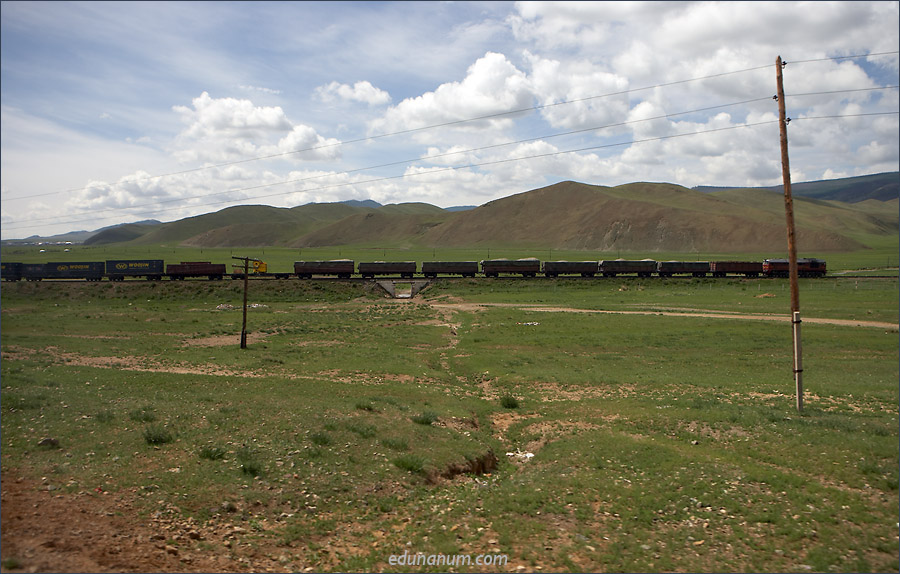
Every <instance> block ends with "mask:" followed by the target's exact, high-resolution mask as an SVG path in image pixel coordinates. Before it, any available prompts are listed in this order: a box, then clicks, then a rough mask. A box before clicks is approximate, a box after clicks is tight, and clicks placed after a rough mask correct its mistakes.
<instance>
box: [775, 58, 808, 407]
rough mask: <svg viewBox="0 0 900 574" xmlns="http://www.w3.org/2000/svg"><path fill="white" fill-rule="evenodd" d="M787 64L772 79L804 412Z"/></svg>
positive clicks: (797, 377) (798, 378) (796, 376)
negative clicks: (785, 88) (786, 80)
mask: <svg viewBox="0 0 900 574" xmlns="http://www.w3.org/2000/svg"><path fill="white" fill-rule="evenodd" d="M786 65H787V62H782V61H781V56H778V58H777V59H776V60H775V79H776V83H777V84H778V92H777V94H778V95H776V96H775V99H777V100H778V125H779V128H780V132H781V177H782V179H783V180H784V211H785V215H786V217H787V238H788V265H789V267H788V269H789V274H790V283H791V324H792V326H793V335H794V381H795V383H796V386H797V410H798V411H802V410H803V358H802V351H801V346H800V286H799V279H798V275H799V272H798V269H797V243H796V239H795V235H794V200H793V198H792V197H791V166H790V162H789V161H788V141H787V124H788V122H789V121H791V120H790V118H786V117H785V116H786V112H785V103H784V81H783V77H782V70H783V69H784V67H785V66H786Z"/></svg>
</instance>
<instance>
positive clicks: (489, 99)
mask: <svg viewBox="0 0 900 574" xmlns="http://www.w3.org/2000/svg"><path fill="white" fill-rule="evenodd" d="M533 106H534V100H533V93H532V88H531V86H530V84H529V82H528V79H527V77H526V75H525V73H524V72H522V71H520V70H518V69H517V68H516V67H515V66H514V65H513V64H512V63H511V62H510V61H509V60H508V59H507V58H506V56H504V55H503V54H498V53H494V52H488V53H487V54H485V55H484V56H483V57H481V58H479V59H478V60H477V61H476V62H475V63H474V64H472V65H471V66H470V67H469V69H468V70H467V73H466V77H465V78H464V79H463V80H462V81H459V82H448V83H445V84H441V85H440V86H438V88H437V89H436V90H434V91H432V92H427V93H424V94H422V95H421V96H418V97H415V98H410V99H406V100H403V101H402V102H400V103H399V104H397V105H396V106H393V107H391V108H389V109H388V110H387V112H386V113H385V114H384V116H383V117H382V118H379V119H376V120H374V121H372V122H371V124H370V133H376V134H377V133H392V132H397V131H402V130H410V129H418V128H423V127H427V126H434V125H438V124H444V123H448V122H454V121H458V120H466V119H471V118H478V117H483V116H488V115H491V114H498V113H503V112H508V111H511V110H518V109H527V108H530V107H533ZM511 125H512V120H511V119H509V118H507V117H505V116H504V117H500V118H492V119H487V120H485V121H483V122H466V123H465V124H460V125H459V126H458V129H462V130H464V131H468V130H473V129H483V128H484V127H486V126H489V127H491V128H492V129H503V128H506V127H510V126H511ZM443 135H444V134H443V133H442V134H441V135H440V136H439V135H436V132H430V133H422V134H418V135H417V137H421V138H422V139H423V140H426V141H431V140H433V139H438V138H439V137H443Z"/></svg>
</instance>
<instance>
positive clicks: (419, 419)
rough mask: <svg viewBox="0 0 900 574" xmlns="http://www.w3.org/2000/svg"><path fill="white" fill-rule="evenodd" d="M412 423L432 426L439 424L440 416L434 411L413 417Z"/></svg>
mask: <svg viewBox="0 0 900 574" xmlns="http://www.w3.org/2000/svg"><path fill="white" fill-rule="evenodd" d="M411 420H412V422H414V423H416V424H420V425H430V424H432V423H434V422H437V420H438V416H437V413H436V412H434V411H425V412H423V413H422V414H420V415H416V416H414V417H411Z"/></svg>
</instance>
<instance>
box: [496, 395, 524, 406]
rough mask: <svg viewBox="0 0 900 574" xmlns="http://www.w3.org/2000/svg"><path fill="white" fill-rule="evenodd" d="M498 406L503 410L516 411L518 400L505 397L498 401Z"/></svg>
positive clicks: (508, 396)
mask: <svg viewBox="0 0 900 574" xmlns="http://www.w3.org/2000/svg"><path fill="white" fill-rule="evenodd" d="M500 404H501V405H502V406H503V408H504V409H517V408H519V399H517V398H516V397H514V396H512V395H506V396H505V397H503V398H501V399H500Z"/></svg>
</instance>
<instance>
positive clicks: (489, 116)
mask: <svg viewBox="0 0 900 574" xmlns="http://www.w3.org/2000/svg"><path fill="white" fill-rule="evenodd" d="M896 53H897V52H883V53H877V54H867V55H858V56H841V57H835V58H822V59H813V60H799V61H793V62H790V63H792V64H800V63H809V62H819V61H825V60H829V59H830V60H838V59H848V58H859V57H867V56H876V55H888V54H896ZM770 67H771V65H767V66H757V67H752V68H746V69H742V70H734V71H729V72H722V73H717V74H710V75H707V76H702V77H697V78H690V79H685V80H678V81H673V82H666V83H660V84H656V85H653V86H647V87H643V88H634V89H629V90H622V91H618V92H611V93H607V94H602V95H597V96H589V97H585V98H578V99H573V100H565V101H562V102H554V103H550V104H543V105H538V106H532V107H528V108H520V109H516V110H508V111H505V112H497V113H493V114H487V115H482V116H477V117H472V118H467V119H460V120H453V121H449V122H443V123H440V124H433V125H429V126H421V127H418V128H410V129H407V130H399V131H395V132H390V133H385V134H377V135H373V136H367V137H364V138H357V139H354V140H347V141H343V142H338V143H335V144H326V145H323V146H314V147H310V148H305V149H301V150H293V151H291V152H284V153H280V154H272V155H268V156H260V157H254V158H245V159H242V160H235V161H231V162H225V163H221V164H215V165H208V166H202V167H198V168H193V169H188V170H182V171H178V172H171V173H166V174H160V175H155V176H147V177H144V178H135V179H130V180H129V181H128V183H135V182H140V181H146V180H151V179H159V178H163V177H171V176H175V175H183V174H188V173H193V172H198V171H203V170H210V169H216V168H221V167H228V166H232V165H238V164H242V163H248V162H252V161H260V160H265V159H273V158H278V157H284V156H288V155H295V154H298V153H303V152H307V151H316V150H320V149H324V148H327V147H333V146H338V145H346V144H351V143H360V142H365V141H371V140H376V139H380V138H385V137H389V136H396V135H403V134H409V133H415V132H420V131H424V130H429V129H436V128H441V127H447V126H453V125H460V124H465V123H469V122H476V121H483V120H487V119H494V118H499V117H504V116H510V115H515V114H522V113H526V112H530V111H536V110H541V109H546V108H550V107H554V106H562V105H568V104H573V103H579V102H585V101H589V100H595V99H599V98H606V97H612V96H617V95H627V94H629V93H633V92H639V91H644V90H648V89H656V88H660V87H668V86H674V85H679V84H685V83H690V82H695V81H700V80H707V79H711V78H718V77H724V76H729V75H734V74H739V73H745V72H751V71H756V70H759V69H765V68H770ZM897 87H898V86H881V87H870V88H860V89H850V90H834V91H822V92H811V93H799V94H788V96H790V97H799V96H813V95H827V94H834V93H852V92H862V91H873V90H884V89H896V88H897ZM767 99H770V97H765V98H755V99H750V100H744V101H742V102H734V103H730V104H723V105H719V106H710V107H706V108H699V109H697V110H690V111H684V112H677V113H670V114H666V115H664V116H657V117H653V118H644V119H641V120H633V121H630V122H620V123H616V124H609V125H606V126H593V127H590V128H582V129H579V130H572V131H568V132H562V133H558V134H550V135H544V136H539V137H534V138H528V139H524V140H516V141H512V142H505V143H501V144H493V145H490V146H483V147H480V148H472V149H466V150H455V151H452V152H446V153H443V154H437V155H433V156H426V157H419V158H415V159H408V160H401V161H396V162H390V163H386V164H381V165H377V166H369V167H364V168H356V169H352V170H346V171H343V172H335V173H328V174H323V175H318V176H310V177H307V178H300V179H293V180H286V181H280V182H273V183H267V184H260V185H257V186H250V187H246V188H237V189H231V190H227V191H223V192H215V193H212V194H202V195H196V196H187V197H179V198H174V199H170V200H159V201H155V202H151V203H148V204H139V205H132V206H123V207H115V208H109V209H105V210H101V211H99V212H98V211H93V212H90V213H91V215H92V217H91V219H90V220H78V221H61V222H58V223H55V224H54V225H63V224H72V223H79V222H81V221H94V220H96V219H97V218H96V217H95V216H96V215H97V214H103V213H111V212H115V213H121V212H125V211H127V212H131V213H132V215H141V214H140V213H137V214H135V213H133V210H135V209H139V208H141V207H150V206H154V205H161V204H164V203H173V202H185V201H189V200H191V199H198V198H201V197H212V196H216V195H228V194H234V193H240V192H246V191H251V190H254V189H262V188H266V187H272V186H276V185H286V184H290V183H300V182H303V181H309V180H313V179H319V178H322V177H337V176H342V175H348V174H351V173H358V172H362V171H369V170H374V169H381V168H385V167H391V166H396V165H402V164H408V163H413V162H416V161H429V160H434V159H439V158H442V157H447V156H451V155H460V154H464V153H473V152H478V151H484V150H487V149H492V148H498V147H504V146H509V145H516V144H521V143H527V142H532V141H537V140H542V139H550V138H555V137H561V136H565V135H573V134H577V133H583V132H590V131H599V130H602V129H607V128H611V127H621V126H625V125H628V124H631V123H636V122H641V121H651V120H657V119H663V118H671V117H675V116H679V115H687V114H695V113H700V112H703V111H709V110H712V109H717V108H724V107H730V106H735V105H741V104H747V103H752V102H757V101H761V100H767ZM890 113H892V112H886V113H873V114H856V116H861V115H887V114H890ZM853 116H854V115H844V116H821V117H817V118H813V117H809V118H796V119H825V118H834V117H853ZM738 127H746V126H744V125H740V126H731V128H730V129H734V128H738ZM710 131H720V129H717V130H710ZM697 133H710V132H697ZM689 135H692V134H689ZM670 137H679V136H670ZM644 141H652V140H637V141H633V142H624V143H620V144H613V147H615V146H620V145H629V144H633V143H643V142H644ZM603 147H606V146H595V147H588V148H583V149H581V150H568V151H561V152H553V153H551V154H550V155H559V154H564V153H576V152H578V151H586V150H591V149H602V148H603ZM533 157H543V156H533ZM533 157H532V156H529V157H528V158H513V159H507V160H498V161H497V162H487V163H481V164H470V165H468V166H455V167H448V168H438V169H436V170H435V169H432V170H429V171H428V172H425V173H440V172H441V171H447V170H451V169H463V168H465V167H480V166H484V165H492V164H493V163H504V162H505V161H520V160H521V159H533ZM412 175H416V174H403V175H400V176H388V177H384V178H377V179H374V180H366V181H356V182H347V183H342V184H337V185H332V186H324V187H321V188H314V189H304V190H291V191H287V192H281V193H277V194H270V195H263V196H253V197H247V198H240V199H233V200H226V201H222V202H213V203H203V204H198V205H193V206H184V207H178V208H173V209H165V210H155V211H151V212H149V213H162V212H166V211H174V210H177V209H184V208H185V207H193V208H196V207H206V206H211V205H220V204H222V203H232V202H234V201H253V200H256V199H264V198H268V197H275V196H281V195H288V194H290V193H299V192H312V191H319V190H322V189H330V188H333V187H341V186H347V185H364V184H366V183H373V182H377V181H384V180H385V179H398V178H402V177H410V176H412ZM117 185H120V184H118V183H117V184H112V185H111V187H115V186H117ZM94 187H96V186H94V185H91V186H86V187H83V188H74V189H69V190H64V191H59V192H49V193H46V194H36V195H31V196H20V197H17V198H11V199H13V200H20V199H31V198H35V197H43V196H49V195H57V194H59V193H65V192H72V191H81V190H88V189H92V188H94ZM70 215H71V214H70ZM58 219H60V217H49V218H44V219H33V218H32V219H29V221H32V222H37V221H53V220H58ZM100 219H101V220H102V219H111V218H100ZM32 227H40V225H29V226H16V225H12V226H7V228H12V229H27V228H32Z"/></svg>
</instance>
